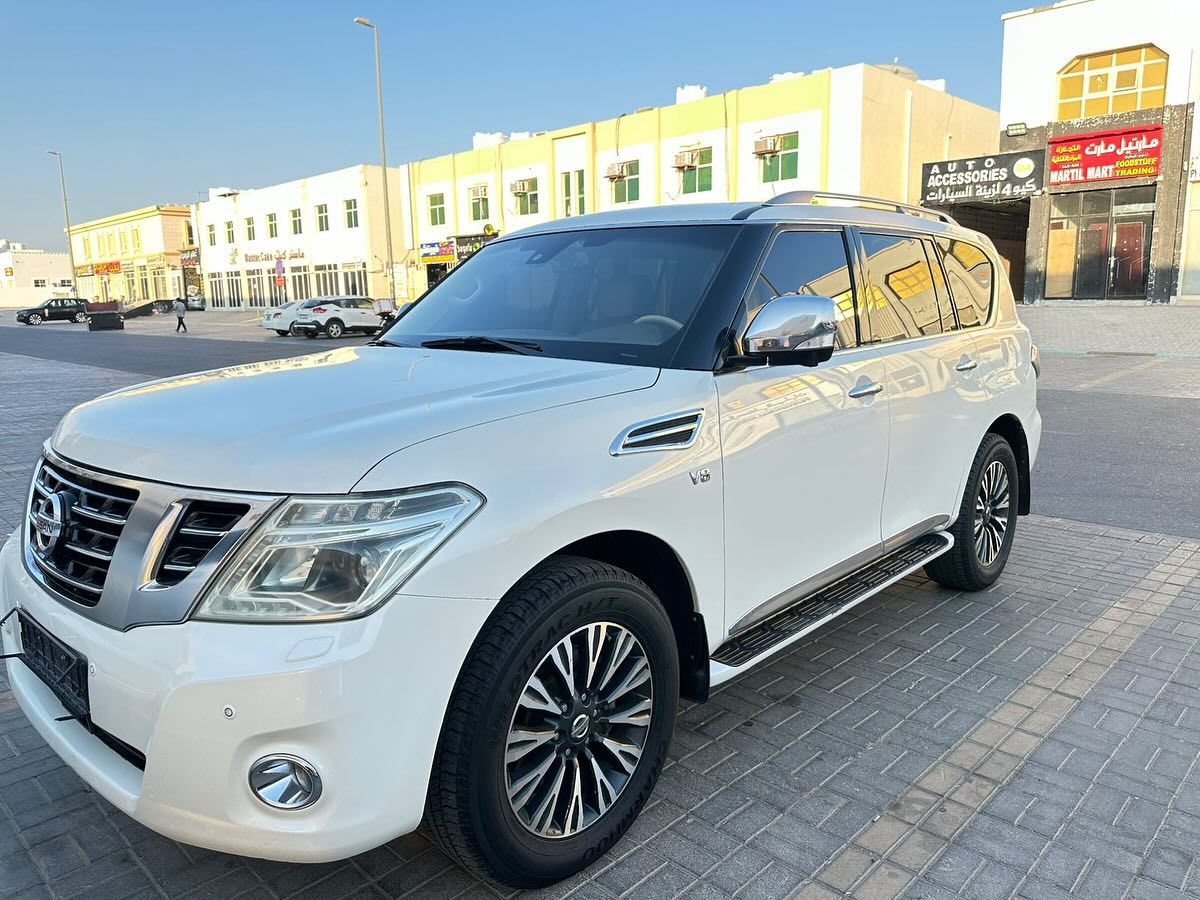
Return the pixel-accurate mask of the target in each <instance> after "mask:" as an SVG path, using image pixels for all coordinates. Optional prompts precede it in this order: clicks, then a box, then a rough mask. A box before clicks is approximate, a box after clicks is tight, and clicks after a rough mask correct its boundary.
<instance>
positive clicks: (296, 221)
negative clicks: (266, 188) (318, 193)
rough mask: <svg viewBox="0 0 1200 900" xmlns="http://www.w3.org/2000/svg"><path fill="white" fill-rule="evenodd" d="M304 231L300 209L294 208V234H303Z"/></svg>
mask: <svg viewBox="0 0 1200 900" xmlns="http://www.w3.org/2000/svg"><path fill="white" fill-rule="evenodd" d="M303 231H304V226H303V225H302V224H301V222H300V210H298V209H293V210H292V234H301V233H302V232H303Z"/></svg>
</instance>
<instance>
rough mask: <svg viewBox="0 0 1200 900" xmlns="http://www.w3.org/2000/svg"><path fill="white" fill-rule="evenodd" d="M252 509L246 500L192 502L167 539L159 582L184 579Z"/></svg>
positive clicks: (166, 582) (168, 582) (174, 582)
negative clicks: (234, 501) (244, 501)
mask: <svg viewBox="0 0 1200 900" xmlns="http://www.w3.org/2000/svg"><path fill="white" fill-rule="evenodd" d="M249 511H250V507H249V505H248V504H245V503H218V502H213V501H211V500H193V501H191V502H190V503H188V504H187V506H186V507H185V508H184V509H183V512H182V514H181V515H180V517H179V521H178V524H177V525H176V526H175V528H174V530H173V531H172V532H171V537H170V539H169V540H168V541H167V546H166V549H165V550H164V551H163V555H162V560H161V562H159V564H158V572H157V574H156V576H155V581H157V582H158V583H159V584H178V583H179V582H181V581H183V579H184V578H186V577H187V576H188V575H190V574H191V573H192V572H193V571H194V570H195V568H196V566H198V565H200V563H201V562H203V561H204V558H205V557H206V556H208V554H209V553H211V552H212V550H213V548H214V547H216V546H217V544H219V543H220V542H221V539H222V538H224V537H225V535H227V534H229V532H230V531H231V530H232V529H233V527H234V526H235V525H237V523H238V522H239V521H241V518H242V516H244V515H245V514H246V513H247V512H249Z"/></svg>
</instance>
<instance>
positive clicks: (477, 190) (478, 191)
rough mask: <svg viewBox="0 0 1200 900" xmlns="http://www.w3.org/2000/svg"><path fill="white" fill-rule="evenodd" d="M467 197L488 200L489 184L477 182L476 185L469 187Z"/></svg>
mask: <svg viewBox="0 0 1200 900" xmlns="http://www.w3.org/2000/svg"><path fill="white" fill-rule="evenodd" d="M467 197H468V199H471V200H486V199H487V185H486V184H477V185H475V186H474V187H470V188H468V189H467Z"/></svg>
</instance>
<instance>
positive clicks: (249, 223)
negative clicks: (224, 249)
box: [246, 216, 255, 241]
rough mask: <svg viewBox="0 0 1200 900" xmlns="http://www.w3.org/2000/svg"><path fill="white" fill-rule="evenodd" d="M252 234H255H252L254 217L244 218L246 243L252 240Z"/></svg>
mask: <svg viewBox="0 0 1200 900" xmlns="http://www.w3.org/2000/svg"><path fill="white" fill-rule="evenodd" d="M254 234H255V232H254V217H253V216H247V217H246V240H248V241H252V240H254Z"/></svg>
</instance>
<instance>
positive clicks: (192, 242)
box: [183, 221, 196, 247]
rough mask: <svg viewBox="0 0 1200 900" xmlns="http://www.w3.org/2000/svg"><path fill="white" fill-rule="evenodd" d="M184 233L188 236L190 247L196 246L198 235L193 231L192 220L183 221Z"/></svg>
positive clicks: (187, 240)
mask: <svg viewBox="0 0 1200 900" xmlns="http://www.w3.org/2000/svg"><path fill="white" fill-rule="evenodd" d="M183 233H184V234H185V235H186V236H187V237H186V242H187V246H189V247H192V246H195V243H196V235H195V233H194V232H193V231H192V223H191V222H190V221H186V222H184V223H183Z"/></svg>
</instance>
